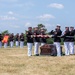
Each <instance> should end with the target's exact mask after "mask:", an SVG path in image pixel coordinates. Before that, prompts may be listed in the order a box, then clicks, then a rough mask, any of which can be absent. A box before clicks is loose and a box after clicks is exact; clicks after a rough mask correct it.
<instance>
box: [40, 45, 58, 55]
mask: <svg viewBox="0 0 75 75" xmlns="http://www.w3.org/2000/svg"><path fill="white" fill-rule="evenodd" d="M40 55H51V56H56V55H57V50H56V46H55V45H54V44H45V45H43V46H41V47H40Z"/></svg>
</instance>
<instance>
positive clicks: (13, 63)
mask: <svg viewBox="0 0 75 75" xmlns="http://www.w3.org/2000/svg"><path fill="white" fill-rule="evenodd" d="M0 75H75V55H73V56H62V57H52V56H31V57H28V56H27V47H24V48H23V49H20V48H15V47H14V48H7V49H4V48H1V49H0Z"/></svg>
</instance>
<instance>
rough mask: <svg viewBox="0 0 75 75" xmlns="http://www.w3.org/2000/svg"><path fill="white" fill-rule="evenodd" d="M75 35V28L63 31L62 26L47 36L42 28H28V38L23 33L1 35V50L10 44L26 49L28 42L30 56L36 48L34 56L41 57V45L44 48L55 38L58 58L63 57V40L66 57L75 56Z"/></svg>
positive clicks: (67, 28) (58, 26) (66, 28)
mask: <svg viewBox="0 0 75 75" xmlns="http://www.w3.org/2000/svg"><path fill="white" fill-rule="evenodd" d="M74 35H75V29H74V27H72V26H71V27H65V30H64V31H63V32H62V31H61V26H60V25H57V26H56V28H55V30H51V31H50V34H46V31H45V29H44V28H41V29H40V30H39V28H38V27H35V28H34V29H33V28H32V27H28V30H27V32H26V38H25V36H24V34H23V33H21V34H20V35H19V33H17V34H16V35H14V34H13V33H12V34H10V35H9V34H5V35H4V36H2V34H0V48H2V45H3V46H4V48H7V47H8V42H9V45H10V47H11V48H12V47H13V46H14V45H15V46H16V47H20V48H23V47H24V41H25V40H26V41H27V48H28V53H27V55H28V56H32V48H33V46H34V55H35V56H39V47H40V45H41V46H43V45H45V44H47V39H48V38H53V41H54V43H53V44H54V45H55V46H56V50H57V56H62V54H61V38H62V39H63V42H64V49H65V55H66V56H67V55H74V54H75V53H74Z"/></svg>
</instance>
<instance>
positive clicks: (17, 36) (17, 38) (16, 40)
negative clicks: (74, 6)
mask: <svg viewBox="0 0 75 75" xmlns="http://www.w3.org/2000/svg"><path fill="white" fill-rule="evenodd" d="M19 40H20V37H19V33H17V34H16V36H15V44H16V47H18V46H19Z"/></svg>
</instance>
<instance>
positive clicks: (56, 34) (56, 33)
mask: <svg viewBox="0 0 75 75" xmlns="http://www.w3.org/2000/svg"><path fill="white" fill-rule="evenodd" d="M61 34H62V31H61V29H60V26H59V25H57V26H56V29H55V31H54V44H55V45H56V49H57V56H61V46H60V42H61V38H60V37H59V36H61Z"/></svg>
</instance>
